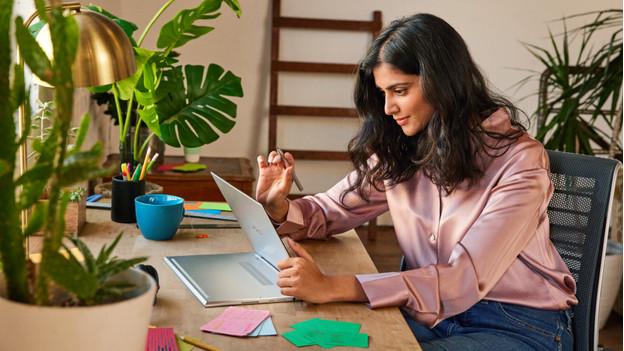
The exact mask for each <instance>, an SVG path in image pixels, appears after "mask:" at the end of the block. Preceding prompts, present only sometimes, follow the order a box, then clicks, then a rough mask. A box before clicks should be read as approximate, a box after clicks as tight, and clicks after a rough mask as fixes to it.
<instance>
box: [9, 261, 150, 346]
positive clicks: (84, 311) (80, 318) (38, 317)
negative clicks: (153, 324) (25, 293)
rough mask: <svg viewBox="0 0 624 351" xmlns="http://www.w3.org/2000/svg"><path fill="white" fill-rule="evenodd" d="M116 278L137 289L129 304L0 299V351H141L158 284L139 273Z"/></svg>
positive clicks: (129, 271)
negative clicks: (61, 303) (56, 304)
mask: <svg viewBox="0 0 624 351" xmlns="http://www.w3.org/2000/svg"><path fill="white" fill-rule="evenodd" d="M115 278H116V279H120V280H121V279H123V280H124V281H129V282H131V283H133V284H135V285H136V286H137V288H136V289H135V291H134V292H133V293H132V295H131V297H130V298H128V299H127V300H123V301H120V302H115V303H110V304H104V305H97V306H89V307H52V306H37V305H29V304H23V303H18V302H14V301H10V300H8V299H6V298H4V297H0V350H32V351H38V350H45V351H56V350H58V351H61V350H62V351H67V350H91V351H98V350H102V351H104V350H128V351H140V350H144V349H145V342H146V338H147V329H148V327H149V322H150V318H151V311H152V305H153V303H154V294H155V293H156V283H155V282H154V280H153V279H152V278H151V277H150V276H149V275H148V274H146V273H144V272H142V271H139V270H137V269H129V270H127V271H125V272H122V273H120V274H119V275H117V276H116V277H115ZM3 290H4V289H1V290H0V291H3Z"/></svg>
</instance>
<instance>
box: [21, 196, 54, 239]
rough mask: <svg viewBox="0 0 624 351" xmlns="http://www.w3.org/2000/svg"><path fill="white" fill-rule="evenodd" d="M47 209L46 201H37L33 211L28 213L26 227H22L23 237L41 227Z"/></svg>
mask: <svg viewBox="0 0 624 351" xmlns="http://www.w3.org/2000/svg"><path fill="white" fill-rule="evenodd" d="M47 210H48V202H47V201H39V202H38V203H37V205H36V206H35V209H34V210H33V212H32V213H31V214H30V216H28V225H27V226H26V229H24V237H25V238H27V237H29V236H31V235H33V234H35V233H36V232H37V231H39V230H40V229H41V228H43V225H44V223H45V218H46V217H45V216H46V212H47Z"/></svg>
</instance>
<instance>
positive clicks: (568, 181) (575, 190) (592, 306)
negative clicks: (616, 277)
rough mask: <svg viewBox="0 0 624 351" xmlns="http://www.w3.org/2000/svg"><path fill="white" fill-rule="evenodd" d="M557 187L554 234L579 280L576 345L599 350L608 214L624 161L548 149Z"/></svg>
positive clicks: (552, 217)
mask: <svg viewBox="0 0 624 351" xmlns="http://www.w3.org/2000/svg"><path fill="white" fill-rule="evenodd" d="M548 156H549V157H550V171H551V174H552V180H553V184H554V186H555V193H554V194H553V197H552V199H551V200H550V203H549V205H548V217H549V219H550V239H551V240H552V242H553V244H554V245H555V247H556V248H557V251H559V254H560V255H561V257H562V258H563V260H564V261H565V263H566V265H567V266H568V268H569V269H570V272H571V273H572V276H573V277H574V280H575V281H576V284H577V285H576V297H577V298H578V300H579V304H578V306H576V307H574V308H573V309H572V312H573V317H572V323H573V329H574V343H575V347H574V349H575V350H577V351H581V350H582V351H587V350H596V349H597V346H598V323H597V319H598V308H599V306H598V304H599V297H600V286H601V282H602V267H603V263H604V258H605V248H606V243H607V235H608V230H609V216H610V214H611V203H612V201H613V191H614V189H615V179H616V178H615V177H616V176H617V172H618V169H619V167H620V163H619V162H618V161H616V160H613V159H607V158H600V157H593V156H587V155H579V154H571V153H565V152H559V151H551V150H549V151H548Z"/></svg>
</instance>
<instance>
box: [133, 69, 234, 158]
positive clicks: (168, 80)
mask: <svg viewBox="0 0 624 351" xmlns="http://www.w3.org/2000/svg"><path fill="white" fill-rule="evenodd" d="M181 70H182V68H181V67H175V68H174V69H172V70H168V71H166V72H164V74H163V78H162V80H161V82H160V84H159V86H158V89H157V91H156V93H155V94H153V95H152V99H153V103H152V104H150V103H149V101H146V99H147V97H145V96H142V97H141V98H140V99H139V100H140V101H139V103H141V105H143V106H145V108H143V109H142V110H140V111H139V114H140V115H141V119H142V120H144V121H145V120H153V116H154V115H156V116H157V118H158V121H159V124H160V132H161V134H160V135H159V136H160V138H161V139H162V140H163V141H164V142H165V143H167V144H169V145H171V146H175V147H180V146H181V145H183V146H186V147H198V146H201V145H204V144H209V143H211V142H213V141H215V140H217V139H218V138H219V134H218V133H217V132H216V131H215V130H214V128H216V129H218V130H219V131H220V132H221V133H227V132H229V131H230V130H231V129H232V128H233V127H234V124H235V121H234V119H235V118H236V104H235V103H233V102H232V101H231V100H229V99H228V98H227V97H228V96H233V97H242V96H243V88H242V85H241V79H240V77H237V76H236V75H234V74H233V73H232V72H230V71H228V72H225V70H224V69H223V68H221V66H219V65H216V64H211V65H209V66H208V70H207V71H206V72H205V75H204V67H203V66H196V65H186V66H185V67H184V75H182V72H181ZM224 72H225V73H224ZM137 97H138V96H137ZM144 98H145V99H144Z"/></svg>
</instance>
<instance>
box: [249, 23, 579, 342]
mask: <svg viewBox="0 0 624 351" xmlns="http://www.w3.org/2000/svg"><path fill="white" fill-rule="evenodd" d="M355 103H356V107H357V109H358V112H359V115H360V116H361V119H362V127H361V129H360V130H359V132H358V134H357V135H356V136H355V137H354V138H353V140H351V142H350V144H349V152H350V155H351V158H352V160H353V163H354V166H355V170H354V171H353V172H352V173H350V174H349V175H348V176H347V177H346V178H345V179H343V180H342V181H341V182H340V183H338V184H337V185H335V186H334V187H332V188H331V189H330V190H329V191H327V192H326V193H322V194H317V195H315V196H312V197H306V198H303V199H298V200H294V201H289V200H287V199H286V196H287V195H288V193H289V191H290V188H291V186H292V171H293V166H294V159H293V157H292V155H290V154H288V153H287V154H286V159H287V160H288V162H289V164H290V166H289V167H286V165H285V164H284V163H283V162H282V161H281V160H280V158H279V157H278V156H277V154H276V153H275V152H271V153H270V154H269V155H268V157H267V159H266V160H265V158H264V157H262V156H259V157H258V165H259V167H260V177H259V180H258V187H257V199H258V201H260V202H261V203H262V204H263V205H264V207H265V209H266V211H267V213H268V214H269V216H270V217H271V218H272V219H273V220H274V221H275V223H276V225H278V233H280V234H281V235H287V236H289V237H290V238H292V239H304V238H317V239H325V238H328V237H330V236H331V235H332V234H336V233H341V232H344V231H346V230H348V229H352V228H354V227H356V226H358V225H360V224H362V223H364V222H366V221H368V220H370V219H372V218H374V217H376V216H378V215H380V214H381V213H383V212H385V211H388V210H389V211H390V214H391V215H392V219H393V223H394V229H395V232H396V235H397V238H398V241H399V244H400V246H401V249H402V251H403V253H404V256H405V261H406V263H407V270H406V271H402V272H396V273H382V274H371V275H358V276H325V275H323V274H322V273H321V272H320V271H319V270H318V268H317V267H316V265H315V264H314V261H313V260H312V258H311V257H310V255H309V254H307V253H306V252H305V250H303V249H302V248H301V246H299V245H297V244H296V243H295V242H294V241H292V240H289V245H290V246H291V247H292V248H293V250H294V251H295V252H296V253H297V254H298V255H299V257H298V258H288V259H285V260H283V261H281V262H280V264H279V268H280V269H281V272H280V274H279V280H278V282H277V283H278V285H279V286H280V287H281V288H282V293H283V294H284V295H289V296H295V297H298V298H300V299H303V300H305V301H309V302H313V303H325V302H333V301H364V302H368V303H370V305H371V307H372V308H378V307H386V306H399V307H401V309H402V311H403V313H404V315H405V318H406V320H407V321H408V324H409V325H410V327H411V328H412V331H413V332H414V334H415V336H416V338H417V339H418V341H419V342H420V344H421V346H422V348H423V350H482V349H484V348H486V347H489V348H492V347H494V348H495V349H497V350H530V349H532V350H553V349H558V350H560V349H563V350H571V349H572V335H571V328H570V319H569V316H568V313H567V312H566V311H568V310H569V308H570V306H571V305H574V304H576V303H577V300H576V298H575V296H574V291H575V283H574V280H573V279H572V277H571V275H570V273H569V271H568V269H567V267H566V266H565V264H564V262H563V260H562V259H561V258H560V256H559V255H558V253H557V251H556V250H555V248H554V246H553V245H552V244H551V242H550V240H549V236H548V232H549V230H548V217H547V214H546V207H547V205H548V202H549V200H550V197H551V195H552V183H551V181H550V172H549V161H548V157H547V154H546V152H545V150H544V149H543V147H542V145H541V144H540V143H539V142H537V141H535V140H534V139H533V138H532V137H530V136H529V135H528V134H527V133H526V131H525V130H524V128H523V127H522V125H521V124H520V123H519V122H518V115H519V111H518V110H517V109H516V108H515V107H514V106H513V104H512V103H511V102H509V101H508V100H507V99H505V98H503V97H501V96H499V95H497V94H495V93H493V92H492V91H490V90H489V89H488V87H487V84H486V82H485V79H484V78H483V76H482V74H481V73H480V71H479V69H478V67H477V66H476V64H475V63H474V62H473V61H472V58H471V56H470V54H469V52H468V49H467V47H466V45H465V43H464V41H463V39H462V38H461V36H460V35H459V34H458V33H457V32H456V31H455V30H454V29H453V28H452V27H451V26H450V25H448V24H447V23H446V22H444V21H443V20H441V19H440V18H437V17H435V16H432V15H428V14H418V15H415V16H412V17H409V18H405V19H401V20H397V21H394V22H392V23H391V24H390V25H389V26H388V27H387V28H386V29H385V30H384V31H383V32H382V33H381V34H380V35H379V37H378V38H377V39H376V40H375V41H374V43H373V44H372V46H371V48H370V49H369V51H368V53H367V56H366V57H365V58H364V60H363V61H362V62H361V63H360V65H359V69H358V76H357V82H356V88H355ZM267 161H268V162H267Z"/></svg>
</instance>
